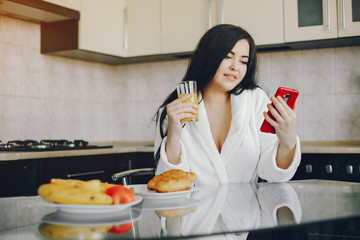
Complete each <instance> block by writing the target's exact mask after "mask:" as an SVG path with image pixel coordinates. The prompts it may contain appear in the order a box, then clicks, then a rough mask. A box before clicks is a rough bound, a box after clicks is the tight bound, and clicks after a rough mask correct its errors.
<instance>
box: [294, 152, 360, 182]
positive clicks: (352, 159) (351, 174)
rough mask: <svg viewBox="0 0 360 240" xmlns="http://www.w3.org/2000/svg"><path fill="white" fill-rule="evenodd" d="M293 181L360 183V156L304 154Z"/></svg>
mask: <svg viewBox="0 0 360 240" xmlns="http://www.w3.org/2000/svg"><path fill="white" fill-rule="evenodd" d="M293 179H294V180H299V179H327V180H338V181H351V182H360V154H302V159H301V164H300V166H299V168H298V170H297V172H296V174H295V176H294V177H293Z"/></svg>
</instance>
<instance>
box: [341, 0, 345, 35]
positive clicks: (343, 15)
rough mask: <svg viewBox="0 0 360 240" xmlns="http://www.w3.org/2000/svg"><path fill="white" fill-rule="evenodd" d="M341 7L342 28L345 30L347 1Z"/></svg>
mask: <svg viewBox="0 0 360 240" xmlns="http://www.w3.org/2000/svg"><path fill="white" fill-rule="evenodd" d="M341 7H342V26H343V28H344V29H345V28H346V15H345V14H346V11H345V0H342V3H341Z"/></svg>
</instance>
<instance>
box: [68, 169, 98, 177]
mask: <svg viewBox="0 0 360 240" xmlns="http://www.w3.org/2000/svg"><path fill="white" fill-rule="evenodd" d="M102 173H105V170H99V171H92V172H83V173H73V174H68V175H67V177H68V178H73V177H82V176H88V175H95V174H102Z"/></svg>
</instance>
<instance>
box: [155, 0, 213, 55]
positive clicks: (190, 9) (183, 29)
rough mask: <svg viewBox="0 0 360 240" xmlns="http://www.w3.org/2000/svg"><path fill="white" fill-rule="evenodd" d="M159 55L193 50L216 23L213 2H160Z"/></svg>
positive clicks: (185, 0)
mask: <svg viewBox="0 0 360 240" xmlns="http://www.w3.org/2000/svg"><path fill="white" fill-rule="evenodd" d="M160 8H161V18H160V19H161V23H160V26H161V27H160V28H161V53H162V54H167V53H183V52H191V51H194V50H195V47H196V45H197V43H198V41H199V40H200V38H201V36H202V35H203V34H204V33H205V32H206V31H207V30H208V29H209V28H211V27H212V26H213V25H214V24H215V22H216V1H215V0H212V1H211V0H181V1H178V0H161V5H160Z"/></svg>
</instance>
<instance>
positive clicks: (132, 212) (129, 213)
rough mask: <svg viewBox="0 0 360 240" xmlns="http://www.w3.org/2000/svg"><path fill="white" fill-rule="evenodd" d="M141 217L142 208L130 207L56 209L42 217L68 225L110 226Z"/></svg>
mask: <svg viewBox="0 0 360 240" xmlns="http://www.w3.org/2000/svg"><path fill="white" fill-rule="evenodd" d="M139 218H140V209H130V208H128V210H126V211H120V212H111V213H102V214H99V213H96V214H76V213H67V212H62V211H56V212H53V213H50V214H48V215H46V216H44V217H43V218H42V222H44V223H49V224H56V225H66V226H108V225H120V224H124V223H128V222H133V221H137V220H138V219H139Z"/></svg>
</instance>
